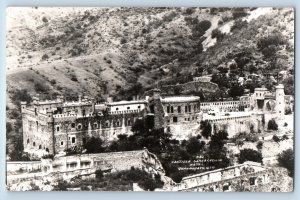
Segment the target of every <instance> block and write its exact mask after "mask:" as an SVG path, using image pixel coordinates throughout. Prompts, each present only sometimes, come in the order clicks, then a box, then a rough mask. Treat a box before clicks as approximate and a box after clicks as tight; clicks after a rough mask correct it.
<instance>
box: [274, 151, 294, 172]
mask: <svg viewBox="0 0 300 200" xmlns="http://www.w3.org/2000/svg"><path fill="white" fill-rule="evenodd" d="M294 157H295V156H294V151H293V149H287V150H285V151H283V152H282V153H280V154H279V155H278V158H277V160H278V165H279V166H281V167H284V168H286V169H287V170H288V172H289V176H290V177H294V165H295V163H294Z"/></svg>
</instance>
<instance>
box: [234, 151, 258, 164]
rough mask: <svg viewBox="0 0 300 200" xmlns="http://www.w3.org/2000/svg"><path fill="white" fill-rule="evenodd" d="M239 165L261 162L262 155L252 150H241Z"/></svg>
mask: <svg viewBox="0 0 300 200" xmlns="http://www.w3.org/2000/svg"><path fill="white" fill-rule="evenodd" d="M238 161H239V163H244V162H245V161H253V162H259V163H261V162H262V155H261V153H260V152H258V151H255V150H253V149H243V150H241V152H240V154H239V156H238Z"/></svg>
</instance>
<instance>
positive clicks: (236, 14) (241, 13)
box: [232, 8, 248, 19]
mask: <svg viewBox="0 0 300 200" xmlns="http://www.w3.org/2000/svg"><path fill="white" fill-rule="evenodd" d="M247 15H248V12H247V11H246V10H245V9H244V8H236V9H233V10H232V17H233V19H238V18H241V17H245V16H247Z"/></svg>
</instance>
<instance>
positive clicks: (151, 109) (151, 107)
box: [150, 105, 154, 113]
mask: <svg viewBox="0 0 300 200" xmlns="http://www.w3.org/2000/svg"><path fill="white" fill-rule="evenodd" d="M150 112H151V113H154V105H151V106H150Z"/></svg>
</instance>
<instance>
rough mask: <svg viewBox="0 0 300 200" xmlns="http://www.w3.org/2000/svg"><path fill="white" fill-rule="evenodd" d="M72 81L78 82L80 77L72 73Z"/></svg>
mask: <svg viewBox="0 0 300 200" xmlns="http://www.w3.org/2000/svg"><path fill="white" fill-rule="evenodd" d="M71 81H74V82H78V79H77V77H76V75H75V74H71Z"/></svg>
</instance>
